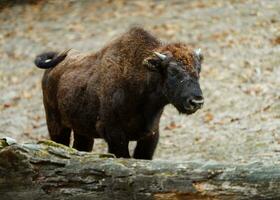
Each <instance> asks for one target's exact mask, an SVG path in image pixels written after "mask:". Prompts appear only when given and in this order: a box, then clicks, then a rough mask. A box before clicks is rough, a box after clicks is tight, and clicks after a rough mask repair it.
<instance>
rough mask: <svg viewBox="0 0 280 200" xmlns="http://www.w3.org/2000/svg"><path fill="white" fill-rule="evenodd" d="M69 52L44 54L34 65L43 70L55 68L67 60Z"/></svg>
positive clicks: (39, 56)
mask: <svg viewBox="0 0 280 200" xmlns="http://www.w3.org/2000/svg"><path fill="white" fill-rule="evenodd" d="M69 50H70V49H69ZM69 50H66V51H64V52H62V53H60V54H59V53H57V52H46V53H42V54H40V55H38V56H36V58H35V60H34V63H35V65H36V66H37V67H39V68H41V69H49V68H52V67H55V66H56V65H57V64H58V63H60V62H61V61H63V60H64V59H65V57H66V56H67V53H68V51H69Z"/></svg>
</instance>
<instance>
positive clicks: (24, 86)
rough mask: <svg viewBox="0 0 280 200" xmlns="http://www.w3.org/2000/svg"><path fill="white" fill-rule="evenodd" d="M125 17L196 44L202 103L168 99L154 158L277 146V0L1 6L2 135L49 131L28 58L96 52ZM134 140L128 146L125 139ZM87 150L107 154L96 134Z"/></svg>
mask: <svg viewBox="0 0 280 200" xmlns="http://www.w3.org/2000/svg"><path fill="white" fill-rule="evenodd" d="M133 25H141V26H143V27H144V28H146V29H147V30H149V31H151V32H152V33H154V34H155V35H156V36H157V37H158V38H160V39H161V40H162V41H165V42H170V41H183V42H186V43H189V44H190V45H193V46H195V47H198V48H201V49H202V52H203V54H204V57H205V60H204V64H203V69H202V74H201V80H200V82H201V87H202V89H203V92H204V97H205V106H204V107H203V109H202V110H199V111H198V112H196V113H195V114H193V115H190V116H184V115H179V114H178V112H177V111H176V110H175V108H173V107H172V106H167V107H166V109H165V112H164V114H163V116H162V119H161V123H160V129H161V134H160V142H159V146H158V148H157V151H156V154H155V159H169V160H172V159H176V160H193V159H203V160H216V161H219V162H229V163H230V162H246V161H250V160H255V159H257V160H258V159H267V160H270V159H271V158H273V157H274V155H276V154H278V152H280V78H279V77H280V3H279V1H278V0H247V1H245V0H230V1H222V0H218V1H216V0H208V1H206V0H204V1H202V0H199V1H194V0H193V1H183V0H176V1H159V0H154V1H140V0H139V1H121V0H116V1H109V0H107V1H85V0H83V1H78V0H71V1H70V0H69V1H62V0H61V1H60V0H59V1H37V3H34V4H21V5H14V6H8V7H4V8H2V9H1V10H0V30H1V31H0V46H1V48H0V60H1V62H0V93H1V96H0V137H3V136H9V137H13V138H15V139H17V140H18V141H19V142H29V141H37V140H40V139H47V138H48V133H47V127H46V122H45V114H44V109H43V104H42V93H41V86H40V81H41V77H42V74H43V70H40V69H38V68H36V67H35V66H34V64H33V60H34V57H35V56H36V55H37V54H39V53H41V52H43V51H46V50H59V51H62V50H65V49H67V48H74V49H78V50H81V51H93V52H94V51H97V50H98V49H100V48H101V47H102V46H103V45H104V44H106V42H108V41H110V40H112V38H115V37H116V36H118V35H119V34H121V33H122V32H124V31H126V30H127V29H128V28H129V27H131V26H133ZM132 146H133V144H132ZM93 151H95V152H105V151H106V144H105V143H104V142H103V141H102V140H98V141H97V142H96V145H95V147H94V150H93Z"/></svg>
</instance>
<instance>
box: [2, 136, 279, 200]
mask: <svg viewBox="0 0 280 200" xmlns="http://www.w3.org/2000/svg"><path fill="white" fill-rule="evenodd" d="M0 197H1V199H2V200H5V199H9V200H13V199H21V200H24V199H28V200H30V199H46V200H48V199H51V200H53V199H78V200H79V199H82V200H87V199H141V200H142V199H280V168H279V166H275V165H267V164H266V163H260V162H258V163H248V164H242V165H241V164H236V165H225V164H219V163H214V162H203V161H178V162H169V161H158V160H157V161H144V160H134V159H117V158H114V156H113V155H111V154H95V153H85V152H79V151H76V150H75V149H72V148H69V147H66V146H63V145H60V144H56V143H54V142H51V141H40V142H38V143H37V144H22V145H21V144H17V143H12V144H7V141H6V140H4V139H2V140H0Z"/></svg>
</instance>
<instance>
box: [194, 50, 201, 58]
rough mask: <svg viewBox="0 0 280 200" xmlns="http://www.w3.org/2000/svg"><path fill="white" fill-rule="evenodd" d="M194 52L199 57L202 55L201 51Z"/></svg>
mask: <svg viewBox="0 0 280 200" xmlns="http://www.w3.org/2000/svg"><path fill="white" fill-rule="evenodd" d="M194 52H195V54H196V55H197V56H198V57H199V56H200V54H201V49H196V50H195V51H194Z"/></svg>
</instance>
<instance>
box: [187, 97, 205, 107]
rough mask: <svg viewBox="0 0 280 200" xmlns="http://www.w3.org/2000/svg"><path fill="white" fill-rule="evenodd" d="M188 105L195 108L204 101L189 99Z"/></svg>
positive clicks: (201, 99)
mask: <svg viewBox="0 0 280 200" xmlns="http://www.w3.org/2000/svg"><path fill="white" fill-rule="evenodd" d="M189 103H190V104H191V105H192V106H195V107H201V106H202V105H203V103H204V100H203V98H199V99H190V100H189Z"/></svg>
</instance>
